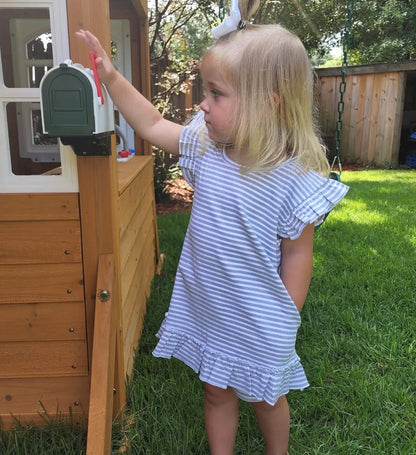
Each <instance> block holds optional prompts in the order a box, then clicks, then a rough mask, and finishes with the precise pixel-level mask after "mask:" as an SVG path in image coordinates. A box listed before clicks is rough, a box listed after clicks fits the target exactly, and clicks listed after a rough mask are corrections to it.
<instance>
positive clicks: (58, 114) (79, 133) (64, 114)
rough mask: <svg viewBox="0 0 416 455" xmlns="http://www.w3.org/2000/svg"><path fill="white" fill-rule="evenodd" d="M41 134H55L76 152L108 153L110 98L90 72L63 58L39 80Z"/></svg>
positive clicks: (111, 124)
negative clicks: (62, 60)
mask: <svg viewBox="0 0 416 455" xmlns="http://www.w3.org/2000/svg"><path fill="white" fill-rule="evenodd" d="M40 93H41V113H42V127H43V133H44V134H45V135H47V136H49V137H59V138H60V139H61V142H62V143H63V144H65V145H71V146H72V147H73V149H74V152H75V153H76V154H77V155H84V156H88V155H110V154H111V140H110V136H111V135H112V134H113V133H114V111H113V103H112V101H111V98H110V97H109V96H108V93H107V91H106V89H105V87H104V86H103V85H101V84H100V83H99V82H98V78H97V77H94V73H93V71H91V70H90V69H88V68H84V67H83V66H82V65H80V64H73V63H72V62H71V60H65V62H64V63H61V64H60V65H59V66H56V67H54V68H52V69H51V70H49V71H48V72H47V73H46V74H45V76H44V77H43V78H42V80H41V83H40Z"/></svg>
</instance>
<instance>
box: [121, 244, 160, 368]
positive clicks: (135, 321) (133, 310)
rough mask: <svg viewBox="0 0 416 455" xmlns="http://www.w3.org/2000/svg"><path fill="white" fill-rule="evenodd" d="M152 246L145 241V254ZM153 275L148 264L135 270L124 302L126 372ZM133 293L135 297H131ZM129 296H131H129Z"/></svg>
mask: <svg viewBox="0 0 416 455" xmlns="http://www.w3.org/2000/svg"><path fill="white" fill-rule="evenodd" d="M152 251H154V248H153V247H152V244H151V243H150V242H146V249H145V250H144V252H143V253H144V254H145V255H150V254H152ZM153 275H154V267H150V265H149V266H148V267H147V268H145V269H139V266H138V270H137V280H133V281H132V283H131V285H132V286H131V289H130V292H129V295H128V297H127V301H126V302H125V308H124V309H125V310H127V311H129V310H130V311H129V313H127V314H125V315H124V317H123V331H124V361H125V371H126V374H130V373H131V371H132V370H131V368H132V365H133V359H134V354H135V351H136V349H137V348H138V341H139V338H140V334H141V331H142V327H143V320H144V316H145V314H146V301H147V297H148V295H149V293H150V283H151V279H152V277H153ZM134 295H135V297H133V296H134ZM130 296H131V297H130Z"/></svg>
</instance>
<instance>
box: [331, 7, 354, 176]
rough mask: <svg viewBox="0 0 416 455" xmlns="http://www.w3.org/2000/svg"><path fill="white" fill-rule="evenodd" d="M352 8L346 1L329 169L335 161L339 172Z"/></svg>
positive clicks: (340, 168) (340, 167)
mask: <svg viewBox="0 0 416 455" xmlns="http://www.w3.org/2000/svg"><path fill="white" fill-rule="evenodd" d="M353 10H354V0H349V1H348V3H347V15H346V18H345V26H344V30H343V32H342V35H341V44H342V53H343V61H342V65H341V82H340V84H339V101H338V106H337V108H338V120H337V123H336V138H335V157H334V160H333V162H332V166H331V169H333V167H334V165H335V163H337V164H338V170H339V174H341V172H342V165H341V159H340V152H341V133H342V126H343V123H342V114H343V112H344V94H345V90H346V87H347V82H346V81H347V77H346V76H347V66H348V52H349V48H350V31H351V26H352V15H353Z"/></svg>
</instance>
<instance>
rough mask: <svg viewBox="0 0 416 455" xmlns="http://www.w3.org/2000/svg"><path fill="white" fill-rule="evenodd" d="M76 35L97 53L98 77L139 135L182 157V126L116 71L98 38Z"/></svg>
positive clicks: (81, 34)
mask: <svg viewBox="0 0 416 455" xmlns="http://www.w3.org/2000/svg"><path fill="white" fill-rule="evenodd" d="M76 36H77V38H79V39H81V40H83V41H84V42H85V43H86V44H87V45H88V47H89V48H90V49H91V51H92V52H93V53H94V55H95V64H96V66H97V73H98V77H99V78H100V80H101V82H103V83H104V84H105V86H106V87H107V90H108V93H109V94H110V96H111V98H112V100H113V102H114V104H115V105H116V106H117V108H118V109H119V111H120V113H121V114H122V116H123V117H124V118H125V119H126V120H127V122H128V123H129V124H130V125H131V127H132V128H133V129H134V131H135V132H136V134H137V135H138V136H140V137H141V138H142V139H145V140H146V141H148V142H150V143H151V144H153V145H155V146H156V147H158V148H160V149H163V150H165V151H166V152H168V153H173V154H178V153H179V136H180V134H181V131H182V126H180V125H178V124H176V123H174V122H171V121H169V120H166V119H164V118H163V117H162V115H161V114H160V112H159V111H158V110H157V109H156V108H155V107H154V106H153V105H152V103H150V101H148V100H147V99H146V98H145V97H144V96H143V95H142V94H141V93H140V92H138V91H137V90H136V89H135V88H134V87H133V85H132V84H130V82H128V81H127V79H125V78H124V77H123V76H122V75H121V74H120V73H119V72H118V71H117V70H116V69H115V68H114V66H113V64H112V63H111V60H110V59H109V57H108V55H107V54H106V52H105V51H104V49H103V47H102V46H101V43H100V42H99V40H98V38H97V37H96V36H94V35H93V34H92V33H91V32H89V31H86V30H80V31H79V32H76Z"/></svg>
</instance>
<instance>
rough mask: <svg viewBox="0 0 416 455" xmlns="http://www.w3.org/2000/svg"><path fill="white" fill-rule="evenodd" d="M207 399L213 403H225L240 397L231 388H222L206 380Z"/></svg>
mask: <svg viewBox="0 0 416 455" xmlns="http://www.w3.org/2000/svg"><path fill="white" fill-rule="evenodd" d="M204 396H205V401H207V402H208V403H210V404H212V405H222V404H225V403H229V402H233V401H238V398H237V397H236V395H235V394H234V392H233V391H232V390H231V389H222V388H221V387H216V386H213V385H211V384H208V383H206V382H204Z"/></svg>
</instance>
